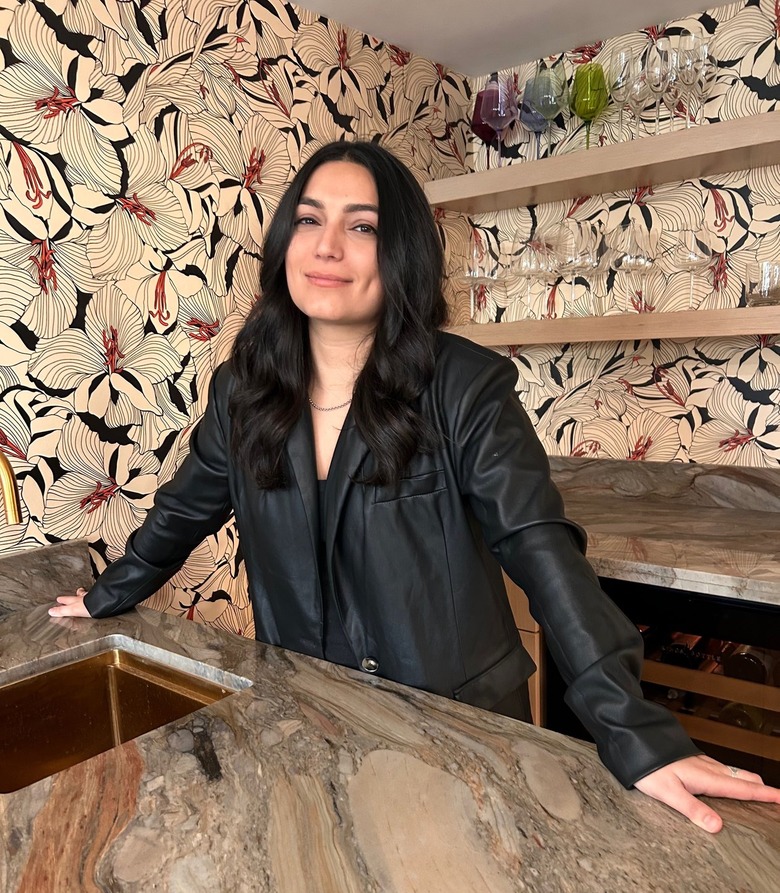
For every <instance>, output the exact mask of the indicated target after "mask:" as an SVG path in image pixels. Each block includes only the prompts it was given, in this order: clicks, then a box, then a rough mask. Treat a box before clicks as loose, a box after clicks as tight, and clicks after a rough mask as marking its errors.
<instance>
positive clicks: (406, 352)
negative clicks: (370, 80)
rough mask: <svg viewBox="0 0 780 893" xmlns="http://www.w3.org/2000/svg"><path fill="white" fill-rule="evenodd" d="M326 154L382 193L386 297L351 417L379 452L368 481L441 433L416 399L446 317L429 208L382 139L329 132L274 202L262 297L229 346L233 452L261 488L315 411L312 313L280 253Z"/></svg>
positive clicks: (277, 478) (277, 479)
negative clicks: (331, 138) (342, 137)
mask: <svg viewBox="0 0 780 893" xmlns="http://www.w3.org/2000/svg"><path fill="white" fill-rule="evenodd" d="M331 161H349V162H352V163H353V164H359V165H362V166H363V167H365V168H366V169H367V170H368V171H369V173H370V174H371V175H372V177H373V178H374V182H375V183H376V188H377V194H378V197H379V231H378V237H377V255H378V265H379V276H380V280H381V283H382V291H383V302H382V309H381V312H380V318H379V322H378V324H377V328H376V332H375V335H374V340H373V344H372V347H371V350H370V352H369V355H368V358H367V360H366V363H365V366H364V367H363V369H362V371H361V372H360V374H359V376H358V378H357V381H356V383H355V390H354V394H353V398H352V413H353V416H354V419H355V424H356V425H357V428H358V431H359V432H360V434H361V436H362V438H363V440H364V441H365V443H366V445H367V446H368V447H369V449H370V451H371V454H372V456H373V459H374V463H373V465H374V468H373V471H372V472H371V473H370V474H366V475H365V477H364V478H362V479H361V480H363V481H364V482H365V483H370V484H390V483H393V482H395V481H397V480H398V479H399V478H400V477H401V475H402V473H403V471H404V469H405V468H406V466H407V465H408V463H409V461H410V459H411V458H412V457H413V456H414V455H415V453H418V452H429V451H431V450H432V449H434V448H435V446H436V445H437V444H438V442H439V438H438V435H437V432H436V430H435V428H434V427H433V425H432V424H431V422H430V421H429V420H428V419H426V418H424V417H423V416H422V415H421V414H420V412H419V411H418V408H417V407H416V406H415V403H416V401H417V398H418V397H419V396H420V394H421V393H422V391H423V390H424V388H425V387H426V386H427V385H428V384H429V383H430V381H431V378H432V376H433V369H434V363H435V347H436V330H437V329H438V328H439V327H440V326H442V325H443V324H444V322H445V321H446V316H447V307H446V303H445V300H444V296H443V294H442V281H443V277H444V257H443V252H442V247H441V242H440V240H439V235H438V233H437V231H436V227H435V224H434V221H433V216H432V214H431V210H430V207H429V206H428V202H427V200H426V198H425V195H424V193H423V191H422V189H421V188H420V186H419V185H418V183H417V181H416V180H415V179H414V177H413V176H412V174H411V173H410V171H409V170H408V169H407V168H406V167H405V166H404V165H403V164H402V163H401V162H400V161H399V160H398V159H397V158H395V156H393V155H392V154H391V153H390V152H388V151H387V150H386V149H382V148H381V147H380V146H378V145H376V144H374V143H368V142H354V143H348V142H336V143H329V144H328V145H326V146H323V147H322V148H321V149H319V150H318V151H317V152H315V153H314V154H313V155H312V156H311V158H309V159H308V161H306V163H305V164H304V165H303V166H302V167H301V169H300V170H299V171H298V173H297V174H296V176H295V178H294V179H293V181H292V183H291V184H290V186H289V187H288V189H287V191H286V192H285V194H284V196H283V197H282V200H281V202H280V203H279V208H278V210H277V211H276V214H275V215H274V217H273V220H272V221H271V223H270V225H269V227H268V232H267V234H266V238H265V243H264V246H263V266H262V273H261V275H260V294H261V297H260V300H258V301H257V303H256V304H255V306H254V307H253V308H252V311H251V312H250V314H249V316H248V317H247V320H246V323H245V324H244V326H243V328H242V329H241V331H240V333H239V335H238V337H237V338H236V342H235V345H234V348H233V358H232V366H233V374H234V377H235V389H234V391H233V394H232V397H231V400H230V415H231V419H232V436H231V451H232V453H233V456H234V458H235V460H236V461H237V462H238V463H239V464H240V465H242V466H243V467H244V468H245V469H246V470H247V471H248V472H249V474H251V475H252V476H253V477H254V478H255V480H256V481H257V484H258V486H259V487H261V488H262V489H269V490H270V489H275V488H278V487H283V486H286V484H287V482H288V471H287V469H286V467H285V462H284V446H285V443H286V441H287V438H288V436H289V434H290V432H291V430H292V428H293V427H294V425H295V424H296V422H297V421H298V419H299V417H300V415H301V413H302V412H303V411H304V410H307V411H308V391H309V387H310V383H311V375H312V364H311V354H310V348H309V331H308V318H307V317H306V316H305V315H304V314H303V313H302V312H301V311H300V310H299V309H298V308H297V307H296V306H295V304H294V303H293V301H292V298H291V297H290V293H289V291H288V288H287V276H286V274H285V255H286V253H287V248H288V246H289V244H290V240H291V238H292V234H293V228H294V224H295V217H296V211H297V207H298V203H299V201H300V198H301V196H302V195H303V192H304V189H305V187H306V184H307V182H308V180H309V178H310V177H311V175H312V174H313V173H314V171H315V170H317V168H319V167H320V166H321V165H323V164H327V163H328V162H331Z"/></svg>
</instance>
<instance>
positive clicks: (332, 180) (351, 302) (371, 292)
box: [285, 161, 382, 331]
mask: <svg viewBox="0 0 780 893" xmlns="http://www.w3.org/2000/svg"><path fill="white" fill-rule="evenodd" d="M378 226H379V199H378V196H377V190H376V183H375V182H374V178H373V177H372V176H371V174H370V172H369V171H368V170H367V169H366V168H365V167H363V166H362V165H359V164H353V163H352V162H350V161H331V162H328V163H327V164H323V165H321V166H320V167H318V168H317V169H316V170H315V171H314V173H313V174H312V175H311V177H310V178H309V181H308V183H307V184H306V186H305V188H304V190H303V194H302V196H301V200H300V202H299V203H298V208H297V209H296V214H295V227H294V229H293V236H292V239H291V240H290V245H289V247H288V248H287V254H286V256H285V271H286V274H287V287H288V289H289V291H290V296H291V297H292V299H293V302H294V303H295V305H296V307H298V309H299V310H300V311H301V312H302V313H304V314H305V315H306V316H308V317H309V320H310V324H323V323H324V324H335V325H341V326H351V327H354V328H357V329H360V330H365V331H372V330H373V329H374V327H375V326H376V323H377V320H378V319H379V314H380V310H381V307H382V283H381V281H380V279H379V266H378V262H377V229H378Z"/></svg>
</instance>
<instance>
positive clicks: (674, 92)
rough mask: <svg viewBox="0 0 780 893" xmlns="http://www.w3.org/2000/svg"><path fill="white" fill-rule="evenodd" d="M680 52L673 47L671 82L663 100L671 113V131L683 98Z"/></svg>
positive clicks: (670, 69)
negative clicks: (679, 66) (678, 67)
mask: <svg viewBox="0 0 780 893" xmlns="http://www.w3.org/2000/svg"><path fill="white" fill-rule="evenodd" d="M678 58H679V56H678V52H677V50H676V49H675V48H674V47H672V49H671V55H670V64H669V80H668V82H667V84H666V89H665V90H664V92H663V94H662V96H661V99H662V100H663V103H664V105H665V106H666V111H667V112H668V113H669V130H674V118H675V114H676V112H677V106H678V105H679V102H680V97H681V96H682V86H681V84H680V75H679V72H678V70H677V61H678Z"/></svg>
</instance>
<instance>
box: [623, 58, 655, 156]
mask: <svg viewBox="0 0 780 893" xmlns="http://www.w3.org/2000/svg"><path fill="white" fill-rule="evenodd" d="M649 98H650V90H649V88H648V86H647V80H646V79H645V72H644V70H643V69H642V66H641V64H640V61H639V60H638V59H634V60H633V64H632V73H631V80H630V81H629V84H628V105H629V107H630V108H631V112H632V114H633V116H634V123H635V125H636V139H639V121H640V118H641V116H642V112H643V111H644V110H645V106H646V105H647V100H648V99H649Z"/></svg>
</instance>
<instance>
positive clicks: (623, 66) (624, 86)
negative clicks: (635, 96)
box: [609, 49, 634, 138]
mask: <svg viewBox="0 0 780 893" xmlns="http://www.w3.org/2000/svg"><path fill="white" fill-rule="evenodd" d="M633 62H634V57H633V53H632V52H631V50H628V49H622V50H615V52H614V53H613V54H612V57H611V59H610V61H609V95H610V97H611V98H612V102H614V103H615V105H616V106H617V107H618V130H619V131H620V136H621V138H622V136H623V112H624V110H625V108H626V105H627V104H628V87H629V84H630V83H631V73H632V71H633Z"/></svg>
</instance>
